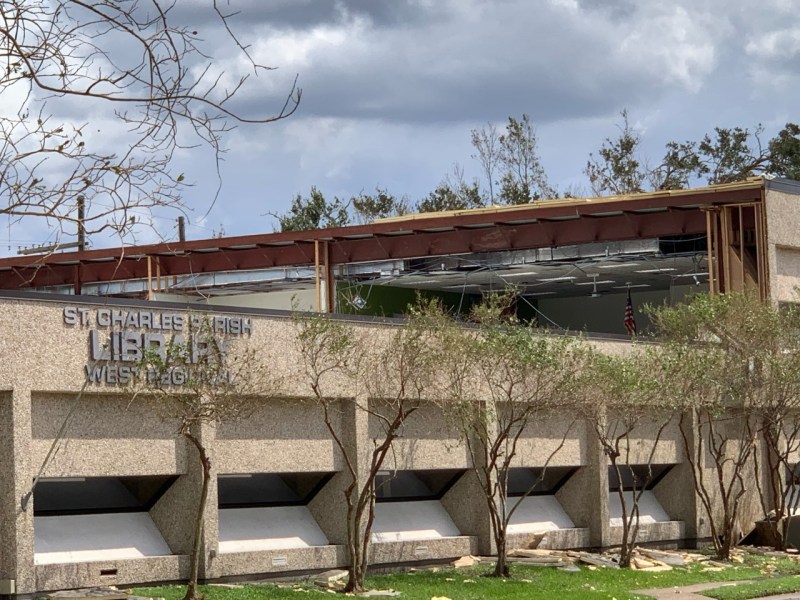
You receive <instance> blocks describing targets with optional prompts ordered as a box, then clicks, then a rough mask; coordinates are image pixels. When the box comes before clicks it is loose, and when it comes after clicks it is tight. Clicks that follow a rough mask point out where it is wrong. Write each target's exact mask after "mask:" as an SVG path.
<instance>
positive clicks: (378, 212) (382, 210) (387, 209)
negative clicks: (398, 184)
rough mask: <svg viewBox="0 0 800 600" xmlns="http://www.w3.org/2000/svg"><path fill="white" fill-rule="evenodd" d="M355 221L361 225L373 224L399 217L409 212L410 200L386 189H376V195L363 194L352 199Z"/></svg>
mask: <svg viewBox="0 0 800 600" xmlns="http://www.w3.org/2000/svg"><path fill="white" fill-rule="evenodd" d="M350 205H351V206H352V207H353V213H354V214H355V219H356V221H357V222H359V223H371V222H372V221H375V220H376V219H384V218H386V217H397V216H401V215H405V214H407V213H408V212H409V210H410V209H409V206H408V198H407V197H406V196H403V197H402V198H398V197H397V196H395V195H393V194H390V193H389V192H388V191H387V190H386V189H382V188H380V187H376V188H375V193H374V194H365V193H364V192H361V193H360V194H359V195H358V196H353V197H352V198H350Z"/></svg>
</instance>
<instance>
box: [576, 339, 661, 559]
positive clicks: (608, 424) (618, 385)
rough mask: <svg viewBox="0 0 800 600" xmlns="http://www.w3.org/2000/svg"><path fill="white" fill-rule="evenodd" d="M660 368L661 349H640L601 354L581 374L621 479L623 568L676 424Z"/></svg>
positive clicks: (584, 412) (582, 410) (591, 413)
mask: <svg viewBox="0 0 800 600" xmlns="http://www.w3.org/2000/svg"><path fill="white" fill-rule="evenodd" d="M660 372H661V370H660V368H659V354H658V352H657V351H655V350H652V349H651V350H650V351H646V350H641V349H637V350H636V351H634V352H632V353H630V354H629V355H627V356H613V355H606V354H600V353H597V352H595V353H593V355H592V360H591V362H590V363H589V365H587V367H586V368H585V369H584V370H583V372H582V373H580V374H579V378H580V379H581V384H582V385H581V387H582V390H583V394H581V402H580V403H579V405H578V406H579V410H578V412H579V414H580V416H581V417H582V418H583V419H584V420H585V421H586V422H587V423H588V424H589V426H590V428H591V430H592V431H593V432H594V435H595V436H596V438H597V440H598V442H599V443H600V447H601V448H602V449H603V453H604V455H605V456H606V458H607V459H608V464H609V467H610V468H611V470H612V472H613V474H614V479H616V484H617V485H616V490H615V491H616V493H617V496H618V498H619V502H620V507H621V509H622V510H621V518H622V541H621V543H620V558H619V565H620V566H621V567H629V566H630V562H631V554H632V552H633V549H634V547H635V545H636V539H637V536H638V534H639V504H640V500H641V498H642V495H643V494H644V492H645V491H646V490H647V487H648V486H649V485H650V483H651V482H652V481H653V479H654V477H655V476H656V475H657V473H655V472H654V471H653V466H654V460H655V459H656V457H657V450H658V446H659V443H660V441H661V438H662V435H663V434H664V431H665V430H666V429H667V427H668V426H669V425H670V424H672V423H674V422H675V421H674V416H675V413H674V411H673V410H672V408H671V406H670V405H669V403H668V401H666V402H665V400H664V397H663V396H662V394H661V388H662V385H661V378H660V377H659V373H660ZM643 446H644V448H643ZM643 450H644V451H643ZM640 466H641V467H643V468H641V469H638V468H636V469H635V468H634V467H640ZM626 483H627V484H628V485H626ZM626 487H627V488H629V489H626Z"/></svg>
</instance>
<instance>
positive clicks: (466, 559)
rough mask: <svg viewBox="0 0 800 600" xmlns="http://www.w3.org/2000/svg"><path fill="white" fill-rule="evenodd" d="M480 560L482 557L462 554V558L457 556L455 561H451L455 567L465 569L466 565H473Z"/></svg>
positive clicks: (451, 564)
mask: <svg viewBox="0 0 800 600" xmlns="http://www.w3.org/2000/svg"><path fill="white" fill-rule="evenodd" d="M479 562H480V559H479V558H477V557H476V556H471V555H467V556H462V557H461V558H457V559H456V560H454V561H453V562H451V563H450V566H451V567H453V568H455V569H463V568H464V567H472V566H474V565H476V564H478V563H479Z"/></svg>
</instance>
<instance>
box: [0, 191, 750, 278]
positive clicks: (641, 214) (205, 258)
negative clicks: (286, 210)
mask: <svg viewBox="0 0 800 600" xmlns="http://www.w3.org/2000/svg"><path fill="white" fill-rule="evenodd" d="M763 190H764V181H763V180H762V179H760V178H757V179H751V180H748V181H746V182H741V183H735V184H727V185H719V186H712V187H707V188H696V189H691V190H680V191H672V192H654V193H648V194H634V195H630V196H618V197H605V198H593V199H570V200H558V201H543V202H534V203H532V204H528V205H522V206H513V207H491V208H484V209H476V210H470V211H460V212H451V213H431V214H419V215H410V216H408V217H399V218H394V219H384V220H381V221H377V222H375V223H371V224H368V225H356V226H350V227H337V228H331V229H319V230H312V231H300V232H286V233H268V234H259V235H248V236H237V237H228V238H213V239H208V240H193V241H187V242H183V243H181V242H165V243H160V244H151V245H146V246H130V247H120V248H108V249H98V250H87V251H83V252H64V253H57V254H49V255H44V256H20V257H13V258H4V259H0V288H5V289H9V288H28V287H44V286H53V285H65V284H74V285H75V286H76V288H78V289H79V288H80V285H81V283H91V282H98V281H115V280H123V279H142V278H146V277H149V276H151V275H152V274H153V273H154V271H155V270H157V272H158V274H159V276H162V277H163V276H172V275H186V274H192V273H211V272H219V271H231V270H243V269H261V268H270V267H285V266H304V265H314V264H315V244H319V245H324V244H327V249H328V253H329V254H328V257H329V258H328V260H329V264H330V265H336V264H344V263H356V262H364V261H376V260H390V259H406V258H415V257H425V256H441V255H447V254H461V253H468V252H492V251H502V250H517V249H531V248H542V247H556V246H565V245H572V244H582V243H589V242H596V241H621V240H630V239H638V238H655V237H662V236H668V235H680V234H692V233H705V231H706V217H705V215H704V214H703V209H704V208H707V207H710V206H713V205H723V204H736V203H746V202H753V201H759V200H761V199H762V196H763Z"/></svg>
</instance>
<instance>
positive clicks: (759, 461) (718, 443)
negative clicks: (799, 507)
mask: <svg viewBox="0 0 800 600" xmlns="http://www.w3.org/2000/svg"><path fill="white" fill-rule="evenodd" d="M652 319H653V323H654V324H655V326H656V328H657V332H658V335H659V336H660V337H661V339H662V340H663V341H664V345H663V347H664V348H665V352H666V353H667V354H668V356H669V357H670V361H671V363H670V364H671V369H672V374H671V375H672V376H671V377H669V378H668V379H667V380H666V381H665V385H664V394H665V396H667V397H669V398H671V399H672V401H673V402H674V403H675V405H676V406H678V407H680V408H681V409H682V412H683V415H682V417H681V422H680V425H681V432H682V434H683V437H684V441H685V449H686V454H687V461H688V462H689V464H690V465H691V468H692V471H693V475H694V483H695V490H696V492H697V495H698V497H699V499H700V501H701V503H702V505H703V507H704V509H705V512H706V515H707V521H708V524H709V527H710V532H711V536H712V540H713V542H714V546H715V550H716V552H717V555H718V556H719V557H720V558H723V559H727V558H728V557H729V555H730V551H731V548H732V546H733V545H735V544H736V543H737V542H738V527H739V523H738V520H739V515H740V514H741V512H742V511H743V510H744V506H743V505H744V502H745V498H746V493H747V492H748V491H750V490H753V489H755V490H757V491H758V492H759V494H758V497H759V499H760V500H761V502H762V508H763V509H764V512H765V513H767V512H770V511H774V513H775V515H776V518H775V519H773V520H771V521H770V524H771V525H772V527H773V528H774V529H775V534H776V537H777V539H778V544H780V545H783V544H784V542H783V541H782V540H785V534H786V530H785V529H783V527H782V525H788V522H787V521H784V520H782V518H783V517H784V516H786V515H787V514H789V512H790V511H791V508H792V507H793V506H796V503H797V501H798V495H797V494H798V492H797V488H796V487H795V486H793V485H790V482H789V481H787V475H788V474H789V473H791V472H792V467H793V464H794V462H796V459H795V458H794V456H796V452H797V451H798V450H800V311H798V310H797V309H796V308H794V307H789V308H786V309H778V308H776V307H775V306H772V305H770V304H767V303H763V302H761V301H759V299H758V298H757V297H755V296H752V295H747V294H718V295H713V296H709V295H698V296H695V297H694V298H693V299H692V300H691V302H689V303H687V304H679V305H675V306H671V307H661V308H658V309H656V310H654V311H652ZM761 443H763V444H764V445H765V447H766V448H765V451H762V450H761V448H760V447H759V446H760V444H761ZM709 467H710V468H709Z"/></svg>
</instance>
